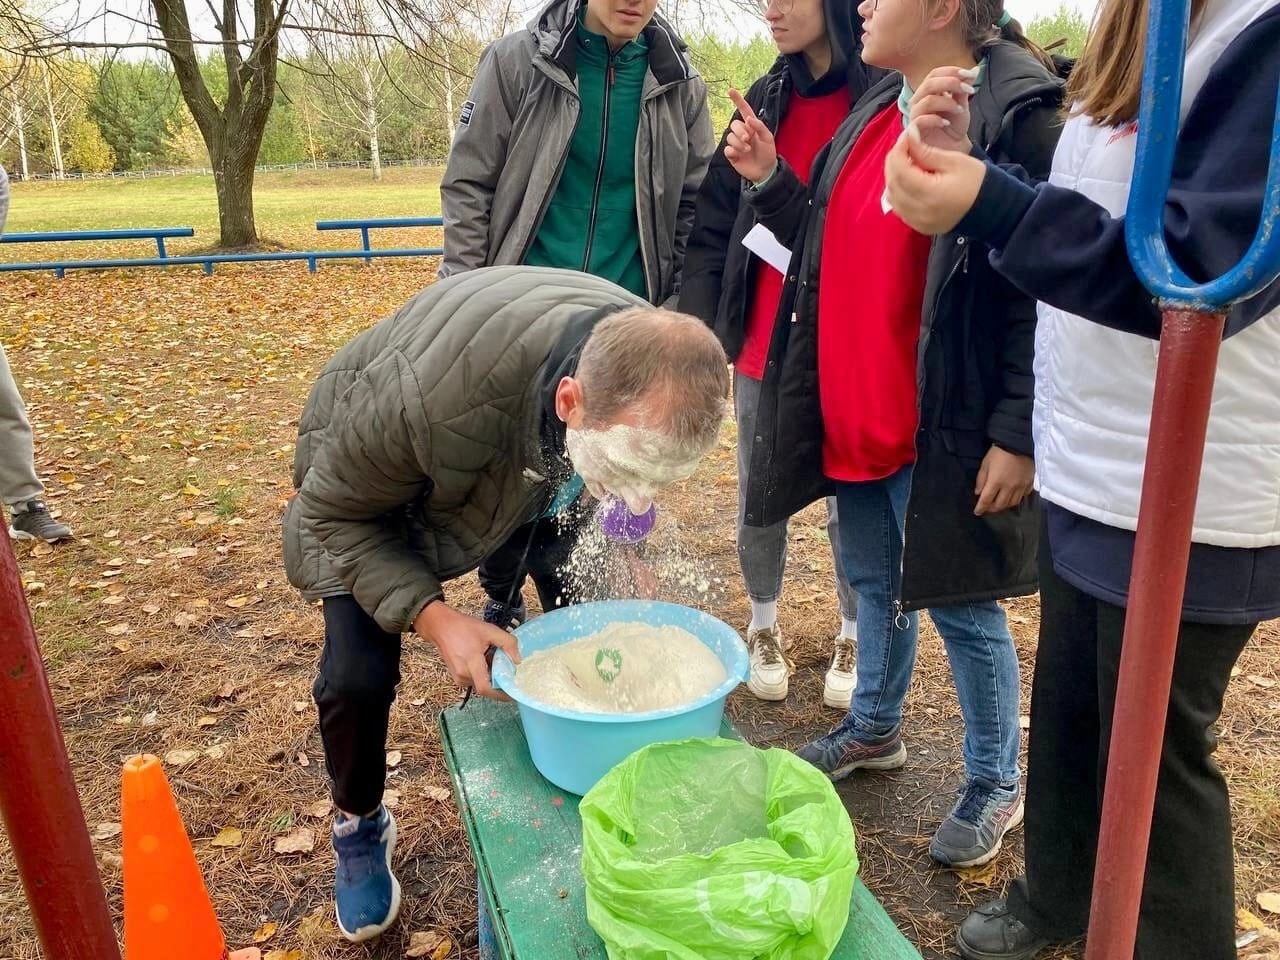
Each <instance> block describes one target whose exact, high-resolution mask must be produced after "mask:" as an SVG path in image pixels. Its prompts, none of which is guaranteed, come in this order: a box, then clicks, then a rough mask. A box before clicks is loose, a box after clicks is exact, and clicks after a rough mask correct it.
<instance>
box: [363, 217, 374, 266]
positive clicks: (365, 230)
mask: <svg viewBox="0 0 1280 960" xmlns="http://www.w3.org/2000/svg"><path fill="white" fill-rule="evenodd" d="M360 246H362V247H363V248H364V249H366V250H368V249H369V228H368V226H363V227H361V228H360ZM364 262H365V263H372V262H373V261H372V260H370V259H369V258H368V257H365V258H364Z"/></svg>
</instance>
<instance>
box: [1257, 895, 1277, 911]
mask: <svg viewBox="0 0 1280 960" xmlns="http://www.w3.org/2000/svg"><path fill="white" fill-rule="evenodd" d="M1258 906H1260V907H1261V908H1262V909H1263V910H1265V911H1267V913H1280V893H1277V892H1276V891H1274V890H1268V891H1266V892H1265V893H1260V894H1258Z"/></svg>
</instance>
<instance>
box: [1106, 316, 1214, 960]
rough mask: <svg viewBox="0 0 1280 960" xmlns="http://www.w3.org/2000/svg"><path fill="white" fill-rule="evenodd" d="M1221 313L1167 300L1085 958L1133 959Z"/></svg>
mask: <svg viewBox="0 0 1280 960" xmlns="http://www.w3.org/2000/svg"><path fill="white" fill-rule="evenodd" d="M1225 321H1226V316H1225V314H1222V313H1218V314H1214V313H1199V312H1195V311H1192V310H1166V311H1165V314H1164V322H1163V326H1162V331H1161V335H1160V359H1159V361H1158V362H1157V365H1156V388H1155V400H1154V403H1153V404H1152V411H1151V435H1150V439H1149V441H1148V446H1147V461H1146V470H1145V474H1144V476H1143V480H1142V501H1141V507H1140V509H1139V512H1138V534H1137V542H1136V544H1135V545H1134V552H1133V576H1132V579H1131V580H1130V583H1129V606H1128V614H1127V616H1126V618H1125V630H1124V649H1123V652H1122V653H1121V657H1120V675H1119V679H1118V683H1117V688H1116V701H1115V702H1116V706H1115V715H1114V717H1113V719H1112V725H1111V751H1110V755H1109V757H1108V763H1107V784H1106V794H1105V799H1104V800H1103V805H1102V831H1101V834H1100V836H1099V839H1098V860H1097V866H1096V869H1095V871H1094V880H1093V906H1092V909H1091V912H1090V921H1089V939H1088V944H1087V948H1086V952H1085V957H1086V960H1133V949H1134V942H1135V940H1136V938H1137V932H1138V910H1139V908H1140V906H1141V902H1142V884H1143V879H1144V877H1145V875H1146V867H1147V846H1148V844H1149V841H1150V839H1151V815H1152V810H1153V808H1154V806H1155V796H1156V779H1157V776H1158V774H1159V770H1160V756H1161V753H1162V752H1163V746H1164V728H1165V719H1166V716H1167V714H1168V703H1169V688H1170V686H1171V684H1172V680H1173V661H1174V653H1175V650H1176V648H1177V640H1178V625H1179V623H1180V621H1181V619H1182V598H1183V594H1184V592H1185V591H1186V585H1187V562H1188V559H1189V557H1190V554H1191V529H1192V522H1193V520H1194V518H1195V508H1196V493H1197V491H1198V490H1199V487H1200V468H1201V466H1202V464H1203V462H1204V442H1205V433H1206V431H1207V429H1208V422H1209V402H1210V400H1211V398H1212V396H1213V381H1214V376H1215V374H1216V373H1217V366H1218V348H1219V347H1220V346H1221V344H1222V332H1223V326H1224V324H1225Z"/></svg>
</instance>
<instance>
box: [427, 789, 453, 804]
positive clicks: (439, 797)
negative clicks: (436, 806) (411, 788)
mask: <svg viewBox="0 0 1280 960" xmlns="http://www.w3.org/2000/svg"><path fill="white" fill-rule="evenodd" d="M422 792H423V793H424V794H426V797H427V799H428V800H435V801H437V802H438V803H447V802H448V801H449V800H451V799H453V791H452V790H450V789H449V788H448V787H427V789H425V790H424V791H422Z"/></svg>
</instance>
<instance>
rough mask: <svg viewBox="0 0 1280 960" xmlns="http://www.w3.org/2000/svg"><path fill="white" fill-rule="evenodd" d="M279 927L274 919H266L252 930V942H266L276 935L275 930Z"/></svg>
mask: <svg viewBox="0 0 1280 960" xmlns="http://www.w3.org/2000/svg"><path fill="white" fill-rule="evenodd" d="M279 929H280V925H279V924H278V923H276V922H274V921H268V922H267V923H264V924H263V925H262V926H260V927H259V928H258V929H257V930H255V931H253V942H254V943H266V942H267V941H268V940H270V939H271V938H272V937H274V936H275V935H276V931H277V930H279Z"/></svg>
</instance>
